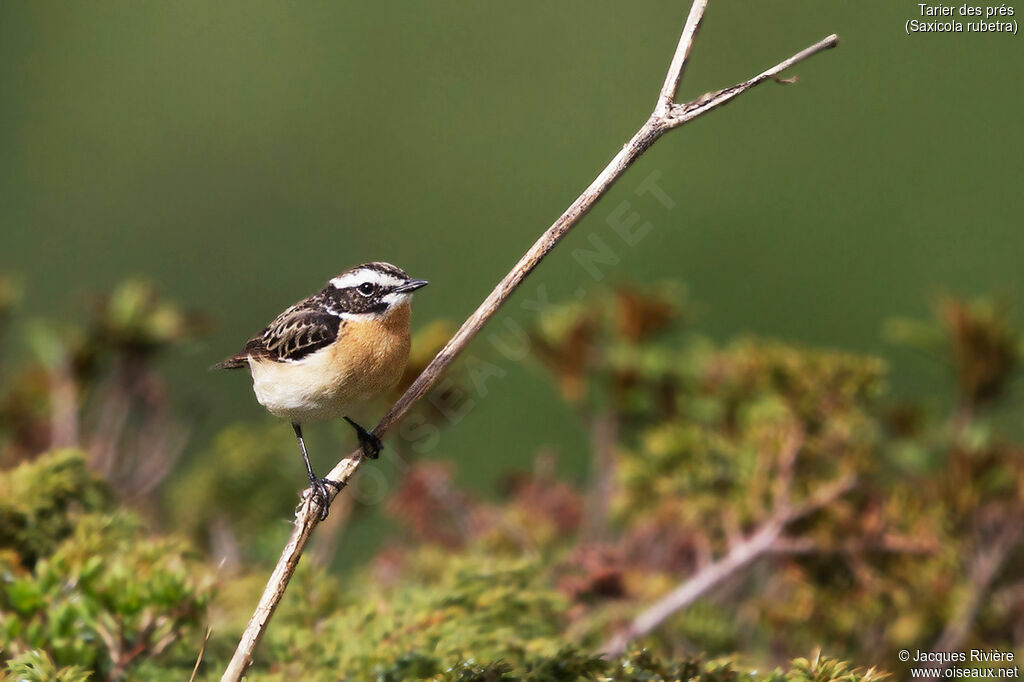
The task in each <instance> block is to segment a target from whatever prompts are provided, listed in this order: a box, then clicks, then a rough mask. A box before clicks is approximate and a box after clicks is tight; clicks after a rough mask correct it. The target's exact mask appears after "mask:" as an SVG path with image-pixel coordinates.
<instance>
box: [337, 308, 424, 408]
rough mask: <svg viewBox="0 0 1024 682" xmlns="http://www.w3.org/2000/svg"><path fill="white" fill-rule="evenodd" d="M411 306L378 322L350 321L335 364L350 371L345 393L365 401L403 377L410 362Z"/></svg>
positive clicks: (346, 326)
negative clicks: (406, 365) (406, 364)
mask: <svg viewBox="0 0 1024 682" xmlns="http://www.w3.org/2000/svg"><path fill="white" fill-rule="evenodd" d="M409 316H410V310H409V304H407V303H406V304H404V305H399V306H396V307H394V308H392V309H391V310H390V311H388V314H387V315H385V316H382V317H380V318H377V319H371V320H365V321H356V320H347V321H346V323H345V324H344V325H342V328H341V330H339V337H340V338H339V342H338V343H336V344H334V346H333V348H334V352H335V354H336V356H337V357H336V359H335V362H337V363H338V364H339V365H341V366H344V367H345V368H346V370H347V371H346V372H344V374H346V375H347V381H346V383H347V385H346V386H345V387H344V388H343V392H344V393H345V394H347V396H348V397H350V399H352V400H365V399H366V398H369V397H372V396H374V395H377V394H379V393H383V392H384V391H387V390H389V389H390V388H391V387H393V386H394V385H395V384H396V383H397V382H398V380H399V379H400V378H401V377H402V372H403V371H404V370H405V363H406V362H407V361H408V359H409V345H410V339H409Z"/></svg>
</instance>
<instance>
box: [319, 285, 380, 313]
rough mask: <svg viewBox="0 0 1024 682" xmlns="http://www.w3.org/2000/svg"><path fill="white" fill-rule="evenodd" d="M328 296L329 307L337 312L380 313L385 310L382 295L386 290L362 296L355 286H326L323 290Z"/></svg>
mask: <svg viewBox="0 0 1024 682" xmlns="http://www.w3.org/2000/svg"><path fill="white" fill-rule="evenodd" d="M325 293H326V294H327V296H328V298H329V304H330V307H331V308H332V309H333V310H335V311H337V312H339V313H352V314H355V315H359V314H362V313H381V312H384V311H385V310H387V307H388V304H387V303H385V302H384V300H383V295H384V294H386V293H387V292H378V293H376V294H374V295H373V296H363V295H362V294H360V293H359V291H357V289H356V287H346V288H344V289H335V288H334V287H328V290H327V291H325Z"/></svg>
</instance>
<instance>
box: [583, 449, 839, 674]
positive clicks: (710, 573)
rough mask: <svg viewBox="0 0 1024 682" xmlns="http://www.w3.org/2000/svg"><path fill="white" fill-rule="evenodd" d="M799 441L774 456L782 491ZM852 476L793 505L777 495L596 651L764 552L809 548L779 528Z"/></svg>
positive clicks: (636, 632)
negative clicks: (720, 552)
mask: <svg viewBox="0 0 1024 682" xmlns="http://www.w3.org/2000/svg"><path fill="white" fill-rule="evenodd" d="M800 442H802V436H799V437H797V436H791V437H790V438H789V439H788V442H787V443H785V444H784V446H783V451H782V453H781V454H780V456H779V459H780V461H781V463H782V467H781V470H780V471H779V473H778V476H779V480H778V481H777V482H776V488H780V487H785V488H786V489H787V491H788V488H789V485H790V482H789V481H788V480H787V478H788V476H789V475H790V474H789V473H787V468H789V467H791V466H792V465H793V463H794V461H795V457H796V454H795V453H796V451H798V450H799V449H800ZM855 481H856V479H855V477H854V476H852V475H847V476H843V477H842V478H839V479H837V480H835V481H833V482H831V483H829V484H828V485H825V486H823V487H822V488H821V489H820V490H819V491H818V492H817V494H815V495H813V496H812V497H811V498H810V499H808V500H807V501H806V502H804V503H803V504H802V505H800V506H798V507H796V508H795V509H794V508H792V507H791V506H790V503H789V500H788V497H787V498H786V499H783V500H777V501H776V506H775V508H774V510H773V511H772V513H771V515H770V516H769V517H768V519H767V520H765V521H764V523H762V524H761V526H760V527H759V528H758V529H757V530H756V531H755V532H754V533H753V534H752V535H748V536H745V537H742V538H739V539H735V538H733V539H730V541H729V551H728V553H727V554H726V555H725V556H724V557H722V558H721V559H719V560H717V561H714V562H712V563H710V564H707V565H705V566H703V567H702V568H699V569H698V570H697V572H696V573H694V574H693V575H691V576H690V577H689V578H687V579H686V580H684V581H683V582H682V583H680V585H679V586H678V587H676V588H675V589H674V590H672V591H671V592H669V593H668V594H666V595H665V596H664V597H662V598H661V599H659V600H658V601H657V602H655V603H654V604H652V605H651V606H649V607H647V609H645V610H644V611H643V612H642V613H641V614H640V615H638V616H637V617H636V618H634V619H633V621H632V622H631V623H630V624H629V627H628V628H626V629H625V630H624V631H623V632H621V633H619V634H618V635H616V636H615V637H614V638H612V639H611V640H609V641H608V642H607V643H606V644H605V645H604V647H603V649H602V652H603V653H604V654H605V655H606V656H610V657H614V656H618V655H620V654H622V653H623V652H624V651H625V650H626V645H627V644H629V642H631V641H632V640H634V639H636V638H637V637H643V636H644V635H646V634H648V633H650V632H652V631H653V630H655V629H656V628H657V627H658V626H660V625H661V624H662V623H663V622H665V620H666V619H667V618H669V617H670V616H672V614H674V613H676V612H677V611H679V610H680V609H684V608H686V607H687V606H689V605H690V604H692V603H693V602H695V601H697V600H698V599H700V598H701V597H703V596H704V595H705V594H707V593H708V592H709V591H710V590H711V589H712V588H714V587H715V586H717V585H718V584H719V583H721V582H722V581H724V580H725V579H727V578H729V577H731V576H733V575H735V574H737V573H739V572H740V571H742V570H743V569H745V568H747V567H748V566H750V565H751V564H752V563H754V561H756V560H757V559H758V558H760V557H761V556H763V555H765V554H780V553H782V552H783V551H795V550H800V551H803V550H808V551H809V550H810V547H811V546H813V545H809V543H810V542H811V541H805V540H804V539H803V538H790V537H785V536H783V534H782V533H783V531H784V530H785V529H786V528H787V526H789V524H791V523H792V522H794V521H796V520H798V519H801V518H803V517H805V516H807V515H809V514H812V513H814V512H815V511H819V510H821V509H823V508H824V507H827V506H828V505H830V504H832V503H833V502H835V501H836V500H837V499H839V498H840V497H842V496H843V495H845V494H846V493H847V492H848V491H849V490H850V489H851V488H853V485H854V483H855ZM728 519H729V517H728V514H726V516H725V519H724V523H725V524H726V526H727V527H728V524H729V520H728Z"/></svg>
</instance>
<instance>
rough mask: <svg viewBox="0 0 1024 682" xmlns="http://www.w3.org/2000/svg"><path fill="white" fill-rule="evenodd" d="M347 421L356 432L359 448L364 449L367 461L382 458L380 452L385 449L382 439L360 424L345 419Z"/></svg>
mask: <svg viewBox="0 0 1024 682" xmlns="http://www.w3.org/2000/svg"><path fill="white" fill-rule="evenodd" d="M345 421H347V422H348V423H349V424H351V425H352V428H353V429H355V430H356V436H357V437H358V438H359V446H360V447H361V448H362V449H363V456H364V457H366V458H367V459H377V457H379V456H380V451H381V450H382V449H384V444H383V443H381V442H380V438H378V437H377V436H375V435H374V434H372V433H370V432H369V431H367V430H366V429H364V428H363V427H362V426H360V425H359V424H356V423H355V422H354V421H352V420H351V419H349V418H348V417H345Z"/></svg>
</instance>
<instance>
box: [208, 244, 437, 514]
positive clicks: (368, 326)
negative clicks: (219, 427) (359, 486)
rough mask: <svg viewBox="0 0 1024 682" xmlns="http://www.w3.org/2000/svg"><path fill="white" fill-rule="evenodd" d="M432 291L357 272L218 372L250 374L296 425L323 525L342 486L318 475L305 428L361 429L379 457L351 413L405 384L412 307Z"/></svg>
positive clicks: (274, 407)
mask: <svg viewBox="0 0 1024 682" xmlns="http://www.w3.org/2000/svg"><path fill="white" fill-rule="evenodd" d="M426 284H427V282H426V281H425V280H422V279H411V278H410V277H409V276H408V275H406V274H405V272H404V271H403V270H402V269H401V268H397V267H395V266H394V265H391V264H390V263H364V264H363V265H358V266H356V267H354V268H352V269H350V270H346V271H345V272H343V273H341V274H340V275H338V276H337V277H335V278H334V279H332V280H330V281H329V282H328V283H327V285H326V286H325V287H324V288H323V289H321V290H320V291H319V292H318V293H316V294H313V295H312V296H310V297H309V298H306V299H304V300H302V301H299V302H298V303H296V304H295V305H293V306H292V307H290V308H288V309H287V310H285V311H284V312H283V313H281V314H280V315H278V316H277V317H276V318H274V321H273V322H271V323H270V324H269V325H268V326H267V328H266V329H264V330H263V331H262V332H260V333H259V334H257V335H256V336H254V337H252V338H251V339H249V342H248V343H246V344H245V347H244V348H243V349H242V350H241V351H239V352H238V353H235V354H234V355H232V356H231V357H229V358H228V359H226V360H224V361H223V362H221V363H218V364H216V365H214V367H213V368H214V369H239V368H242V367H248V368H249V371H250V373H251V374H252V388H253V391H254V392H255V393H256V400H258V401H259V403H260V404H261V405H263V407H265V408H267V409H268V410H269V411H270V412H271V414H274V415H276V416H278V417H283V418H285V419H288V420H290V421H291V424H292V428H293V429H294V430H295V437H296V438H298V440H299V451H300V452H301V453H302V459H303V460H304V461H305V463H306V473H307V474H308V476H309V483H310V486H311V488H312V491H313V495H315V496H316V498H317V501H318V502H319V503H320V506H321V508H322V510H323V511H322V516H321V519H323V518H326V517H327V507H328V500H330V497H329V496H328V494H327V488H326V486H328V485H329V486H332V487H334V488H340V487H341V484H339V483H338V482H337V481H332V480H330V479H327V478H319V477H317V476H316V474H314V473H313V467H312V466H311V465H310V463H309V455H308V454H306V445H305V443H304V442H303V440H302V424H304V423H306V422H309V421H316V420H323V419H336V418H338V417H343V418H344V419H345V421H347V422H348V423H349V424H351V425H352V428H354V429H355V431H356V435H357V436H358V437H359V443H360V445H361V447H362V449H363V454H364V455H365V456H366V457H369V458H371V459H375V458H376V457H377V455H378V453H379V452H380V449H381V443H380V439H378V438H377V437H376V436H375V435H373V434H372V433H370V432H369V431H367V430H366V429H364V428H363V427H362V426H360V425H359V424H357V423H355V422H354V421H352V420H351V419H350V418H349V417H348V414H347V413H348V412H349V411H350V410H351V409H352V408H353V407H354V406H356V405H359V404H361V403H363V402H365V401H367V400H369V399H370V398H372V397H374V396H376V395H379V394H381V393H384V392H385V391H387V390H389V389H391V388H392V387H393V386H394V385H395V384H396V383H397V382H398V380H399V378H401V376H402V372H403V371H404V370H405V364H406V362H407V361H408V359H409V343H410V341H409V316H410V308H409V302H410V300H411V299H412V292H414V291H416V290H417V289H419V288H420V287H424V286H426Z"/></svg>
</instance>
